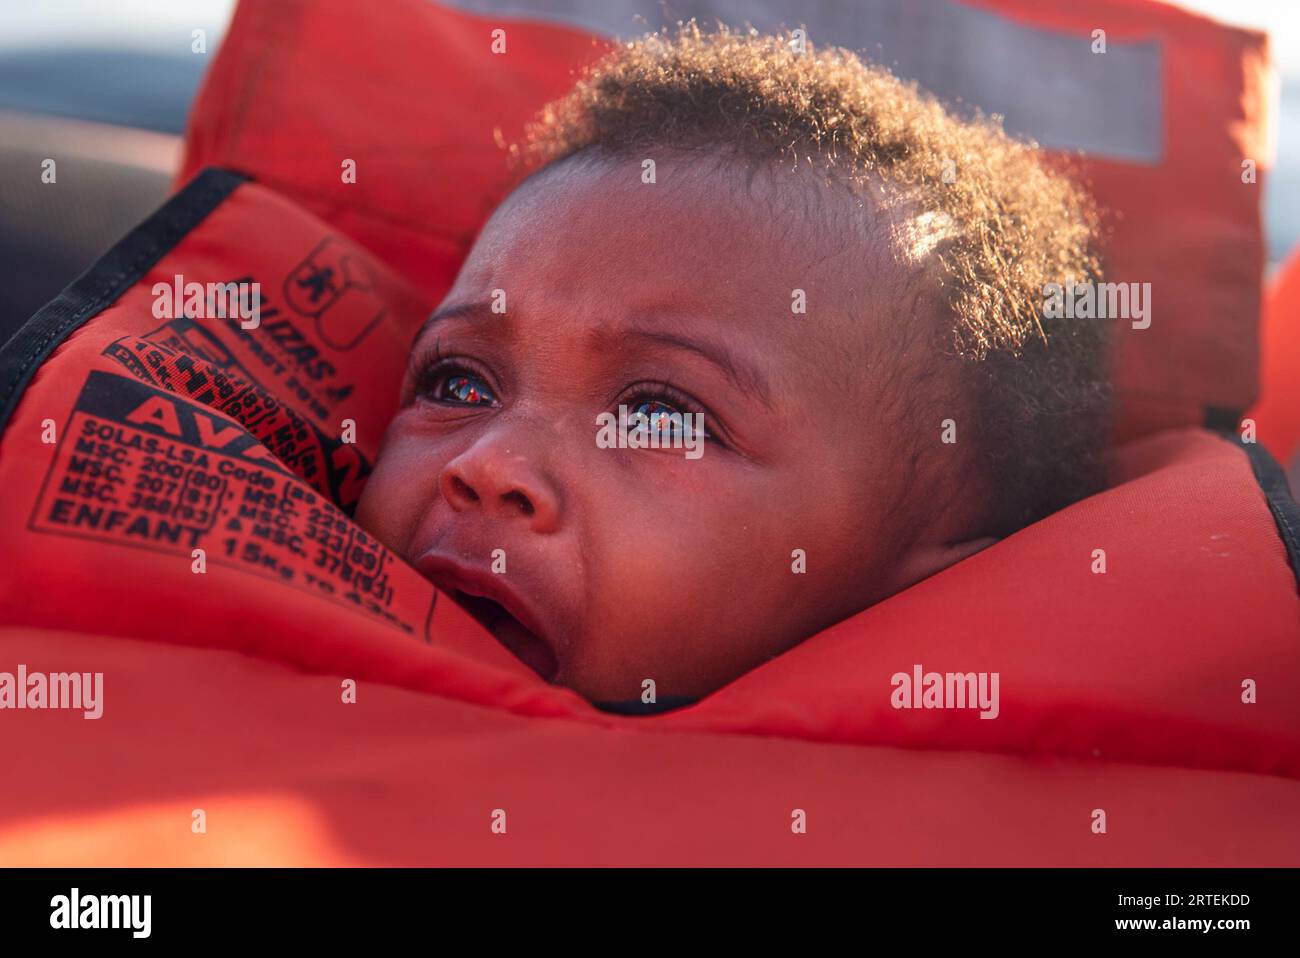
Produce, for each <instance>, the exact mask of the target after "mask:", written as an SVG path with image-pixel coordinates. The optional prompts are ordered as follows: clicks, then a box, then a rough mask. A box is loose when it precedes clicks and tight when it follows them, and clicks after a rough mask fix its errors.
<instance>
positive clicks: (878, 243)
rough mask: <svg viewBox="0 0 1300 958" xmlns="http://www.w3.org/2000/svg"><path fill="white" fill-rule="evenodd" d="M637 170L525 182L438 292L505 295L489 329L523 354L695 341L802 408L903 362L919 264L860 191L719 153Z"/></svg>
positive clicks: (632, 163)
mask: <svg viewBox="0 0 1300 958" xmlns="http://www.w3.org/2000/svg"><path fill="white" fill-rule="evenodd" d="M645 169H649V168H648V167H645V166H644V164H643V162H642V161H641V160H639V159H638V158H637V157H635V156H632V157H601V158H598V159H591V158H587V159H581V160H573V161H568V162H563V163H560V164H557V165H556V167H555V168H554V169H548V170H546V171H544V172H543V173H542V174H540V175H538V176H535V177H533V178H532V179H530V180H529V181H528V182H527V183H526V184H524V186H523V187H522V188H521V189H519V190H517V191H516V192H515V194H513V195H512V196H511V197H510V198H509V199H508V200H507V201H506V203H504V204H503V205H502V207H501V208H500V209H499V210H498V212H497V213H496V214H495V215H494V216H493V218H492V221H491V222H490V223H489V224H488V226H487V227H486V228H485V229H484V231H483V233H482V235H481V236H480V238H479V241H478V243H477V244H476V246H475V248H474V250H473V252H472V253H471V255H470V258H469V260H468V261H467V263H466V267H465V270H464V271H463V272H462V275H461V277H460V279H459V280H458V282H457V288H456V290H455V291H454V292H453V296H452V297H449V299H452V298H460V299H475V298H477V299H480V300H486V299H488V298H489V297H490V296H491V295H492V293H493V291H494V290H500V291H502V292H504V294H505V295H506V299H507V302H508V303H509V310H510V312H511V313H512V314H514V317H513V318H516V319H518V322H500V321H499V324H500V326H501V330H502V334H503V335H509V336H511V337H513V338H515V339H516V340H518V341H519V342H520V343H522V344H528V345H529V348H550V346H555V344H557V343H559V342H560V341H561V340H568V338H570V337H571V341H572V342H573V343H575V344H576V343H579V342H585V341H586V339H587V338H589V339H591V340H592V341H601V342H604V343H605V347H604V348H607V349H609V347H610V346H611V345H613V344H616V343H617V340H618V337H619V336H620V335H622V334H624V333H626V332H628V331H630V330H633V329H635V331H636V332H637V333H638V334H642V333H645V332H646V331H647V330H651V331H653V330H656V329H657V330H658V331H659V332H660V333H661V334H662V337H663V338H671V337H692V336H693V337H695V338H696V339H700V338H703V339H707V340H709V341H710V342H712V343H714V344H716V345H718V346H719V347H720V348H721V349H722V350H727V351H730V352H732V353H734V354H735V355H736V356H737V357H741V358H744V357H748V359H749V361H750V362H751V363H752V364H753V365H756V366H758V367H761V368H762V371H763V373H764V378H765V379H767V380H768V381H769V382H770V383H771V384H772V389H773V391H774V392H776V393H777V394H778V395H784V396H786V397H788V398H790V399H799V398H800V397H803V398H804V399H806V400H807V401H808V402H813V401H815V402H826V401H835V400H836V393H837V392H838V395H839V397H840V399H841V400H847V399H852V398H853V397H854V396H857V397H858V398H861V396H862V394H863V393H862V391H863V390H864V389H870V388H872V387H873V386H874V383H875V381H876V380H877V379H880V378H885V377H888V376H889V374H890V373H891V370H893V369H894V368H895V367H897V366H898V365H899V364H901V363H902V362H903V361H904V358H905V357H904V356H903V353H902V350H901V348H900V347H898V346H897V345H896V344H897V343H898V342H899V333H900V331H903V332H905V330H900V323H912V324H913V325H916V324H918V323H920V322H923V321H924V318H923V314H924V312H925V311H924V310H923V309H922V308H921V307H920V306H919V305H918V303H919V302H920V300H921V297H920V295H919V290H920V287H919V286H918V283H917V281H916V278H917V276H919V275H920V270H919V268H918V267H916V266H915V265H909V264H908V263H906V262H905V261H904V260H903V259H902V258H900V257H899V256H898V255H897V253H896V252H895V251H894V250H893V249H892V247H891V244H890V243H889V241H888V239H887V237H888V235H889V230H890V228H891V227H890V226H889V225H888V224H887V223H886V222H885V221H883V220H881V219H879V218H875V219H873V218H872V212H871V210H870V209H869V207H868V205H867V204H865V203H863V202H862V200H861V198H860V197H858V196H856V195H855V194H854V193H853V192H851V191H850V190H847V189H845V188H843V187H840V186H837V185H835V184H829V185H823V184H819V183H817V182H816V181H814V180H812V179H811V178H809V177H806V176H803V177H801V176H800V175H799V174H798V173H797V172H792V171H789V170H785V171H782V170H779V169H776V170H764V169H758V170H753V169H748V168H746V167H744V166H743V165H739V164H728V163H724V162H719V160H718V158H717V157H704V158H698V157H694V156H682V155H675V154H671V153H665V154H663V155H661V156H659V157H658V160H657V162H656V163H655V164H654V167H653V170H654V176H653V177H646V176H644V175H643V172H644V170H645ZM925 325H927V326H928V325H930V324H929V323H925ZM912 332H913V333H915V330H912ZM584 337H585V338H584ZM910 338H912V339H915V336H912V337H910ZM548 344H549V345H548ZM555 348H559V347H558V346H555ZM606 355H607V356H609V357H610V358H612V357H614V356H615V355H622V353H621V352H618V351H616V350H613V349H609V351H608V352H607V353H606ZM575 374H576V371H575Z"/></svg>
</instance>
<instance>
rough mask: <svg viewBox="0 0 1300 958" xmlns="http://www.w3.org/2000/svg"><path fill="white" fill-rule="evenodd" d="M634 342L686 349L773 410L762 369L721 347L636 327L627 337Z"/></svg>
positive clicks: (720, 345) (661, 331)
mask: <svg viewBox="0 0 1300 958" xmlns="http://www.w3.org/2000/svg"><path fill="white" fill-rule="evenodd" d="M624 335H626V336H628V337H629V338H631V339H647V340H650V341H652V342H656V343H659V344H661V345H664V346H671V347H673V348H675V349H684V350H686V351H688V352H692V353H695V354H696V355H697V356H700V357H702V358H703V359H706V360H708V361H709V362H710V363H712V364H713V365H714V366H717V367H718V369H720V370H722V372H723V374H724V375H726V377H727V378H728V379H729V380H731V382H732V384H733V385H735V387H736V388H737V389H739V390H740V391H741V392H743V393H745V394H747V395H749V396H753V397H754V398H756V399H758V401H759V402H761V403H762V404H763V405H764V406H766V407H767V408H768V409H772V408H773V407H772V390H771V387H769V386H768V383H767V379H766V377H764V375H763V374H762V373H761V372H759V370H758V367H757V366H754V365H751V364H750V363H747V362H745V361H744V360H742V359H741V358H740V357H739V356H737V355H736V354H735V353H733V352H732V351H731V350H729V349H727V348H726V347H725V346H723V345H722V344H721V343H714V342H710V341H707V340H697V339H692V338H691V337H689V336H683V335H680V334H678V333H669V332H665V331H664V330H662V329H653V328H644V327H635V326H634V327H632V328H631V329H628V330H627V331H626V332H625V334H624Z"/></svg>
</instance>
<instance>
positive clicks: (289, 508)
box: [29, 370, 433, 638]
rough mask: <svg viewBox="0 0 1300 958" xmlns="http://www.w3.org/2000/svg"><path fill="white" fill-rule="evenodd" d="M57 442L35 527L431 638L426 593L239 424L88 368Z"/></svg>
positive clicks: (380, 547)
mask: <svg viewBox="0 0 1300 958" xmlns="http://www.w3.org/2000/svg"><path fill="white" fill-rule="evenodd" d="M60 437H61V438H60V441H59V443H58V447H57V449H56V452H55V455H54V457H53V459H52V461H51V464H50V469H49V471H48V473H47V474H46V477H45V481H44V483H43V484H42V487H41V492H40V495H39V497H38V499H37V502H36V507H35V509H34V510H33V512H32V514H31V518H30V521H29V528H30V529H31V530H32V531H34V532H46V533H55V534H58V535H67V536H75V537H79V538H83V539H92V540H97V541H100V542H112V543H116V544H119V545H131V546H136V547H143V548H147V549H152V550H155V551H158V552H165V553H171V554H176V555H177V556H178V557H179V558H180V561H183V562H186V563H187V564H188V563H189V559H190V557H191V555H192V554H193V553H194V550H198V549H201V550H203V555H204V558H205V561H206V562H210V563H215V564H218V565H227V566H230V567H233V568H236V569H239V570H241V571H243V572H247V573H251V574H253V575H257V576H260V577H262V578H267V579H272V580H275V581H277V582H280V583H282V584H284V585H287V586H291V587H293V588H296V589H298V590H300V591H303V592H306V593H309V594H311V595H313V596H317V597H319V598H324V599H328V600H330V601H332V602H335V603H338V604H340V605H344V606H347V607H349V608H352V609H354V610H357V611H360V612H362V613H363V614H366V615H368V616H371V617H373V618H376V619H379V620H380V621H383V622H385V623H387V624H389V625H391V626H393V627H395V628H397V629H400V630H401V631H403V632H405V633H407V634H411V635H416V636H419V637H421V638H426V636H425V630H426V626H427V622H428V619H429V615H430V611H431V603H432V601H433V590H432V588H431V587H428V586H427V584H426V583H424V582H423V580H421V579H419V577H418V576H416V575H415V574H414V573H413V572H409V570H406V569H405V567H404V566H402V565H401V563H400V561H399V560H398V558H397V557H396V556H395V555H394V554H393V553H392V552H390V551H389V550H388V549H387V548H386V547H385V546H384V545H383V544H382V543H380V542H379V541H378V540H377V539H375V538H374V537H373V536H371V535H369V534H368V533H366V532H365V531H364V530H363V529H361V528H360V527H358V526H356V525H355V524H353V523H352V522H351V521H349V520H348V518H347V516H346V515H345V514H344V512H343V511H342V510H341V509H339V508H338V507H337V506H335V505H334V504H333V503H332V502H330V501H329V499H328V498H327V497H326V496H324V495H322V494H321V493H319V492H318V491H317V490H315V489H312V488H310V487H309V486H308V485H307V484H305V483H304V482H303V481H302V479H301V478H299V477H298V476H295V475H294V473H293V472H292V471H291V470H290V469H288V468H287V467H286V466H285V465H284V464H283V463H282V462H281V461H280V460H279V459H277V457H276V456H274V455H272V454H271V453H270V452H269V451H268V450H267V449H266V448H265V447H264V446H263V445H262V444H261V443H259V442H258V441H257V439H256V437H254V436H253V435H251V434H250V433H249V432H248V430H246V429H244V428H242V427H241V426H240V425H239V424H237V423H233V422H231V421H230V420H229V419H226V418H224V417H222V416H220V415H217V414H215V413H214V412H212V411H211V410H209V409H206V408H204V407H203V406H199V405H196V404H195V403H193V402H190V401H189V400H187V399H185V398H183V397H181V396H178V395H175V394H172V393H169V392H166V391H164V390H160V389H156V388H153V387H151V386H148V385H146V384H145V383H142V382H138V381H137V380H135V379H132V378H129V377H126V376H120V375H116V374H112V373H107V372H103V371H100V370H94V371H92V372H90V373H89V375H88V376H87V377H86V380H85V383H84V384H83V386H82V389H81V392H80V393H79V395H78V397H77V401H76V404H75V405H74V407H73V410H72V414H71V416H70V418H69V420H68V422H67V423H66V425H65V426H64V427H63V429H62V431H61V432H60ZM394 566H397V567H398V568H399V569H401V570H403V571H399V572H397V573H396V574H394ZM404 573H406V574H404Z"/></svg>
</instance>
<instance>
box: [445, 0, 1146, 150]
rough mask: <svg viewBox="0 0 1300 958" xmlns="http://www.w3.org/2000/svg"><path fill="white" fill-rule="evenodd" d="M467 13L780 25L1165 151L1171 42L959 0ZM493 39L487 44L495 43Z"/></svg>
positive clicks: (1054, 119) (538, 7)
mask: <svg viewBox="0 0 1300 958" xmlns="http://www.w3.org/2000/svg"><path fill="white" fill-rule="evenodd" d="M437 2H440V3H442V4H443V5H444V6H449V7H454V8H457V9H460V10H463V11H465V12H467V13H476V14H480V15H488V16H501V17H512V18H518V19H522V20H535V21H543V22H549V23H557V24H562V25H565V26H571V27H577V28H579V29H582V30H585V31H587V32H589V33H595V34H602V35H605V36H613V37H621V38H626V37H631V36H636V35H638V34H641V33H645V32H647V31H649V30H655V29H658V28H659V27H661V26H663V25H665V24H667V23H671V22H673V21H675V20H678V19H683V20H685V19H690V18H692V17H694V18H697V19H698V20H699V21H700V22H701V23H702V24H712V23H715V22H717V21H722V22H723V23H726V24H729V25H731V26H745V25H750V26H753V27H754V28H755V29H757V30H759V31H760V32H767V33H770V32H772V31H775V30H778V29H780V28H782V27H783V26H784V27H791V28H794V27H803V28H804V29H805V30H807V31H808V37H809V39H810V40H811V41H812V42H813V44H814V45H816V44H821V45H823V46H841V47H848V48H849V49H851V50H855V51H857V52H858V53H860V54H862V55H864V56H865V57H867V58H869V59H871V60H874V61H875V62H877V63H881V64H883V65H885V66H887V67H889V68H890V69H891V70H893V71H894V72H895V73H896V74H897V75H899V76H901V77H904V78H906V79H909V80H915V81H916V82H917V83H919V84H920V85H921V86H922V87H923V88H924V89H926V90H929V91H930V92H931V93H933V94H935V95H936V96H937V97H939V98H940V99H941V100H943V101H944V102H945V103H947V104H949V105H950V106H953V107H955V108H956V109H957V111H958V112H962V110H961V105H962V104H970V105H972V106H976V107H979V108H980V109H981V110H983V111H984V112H985V113H996V114H998V115H1000V116H1002V117H1003V118H1004V121H1005V124H1006V128H1007V130H1008V131H1009V132H1011V133H1014V134H1017V135H1018V136H1022V137H1028V138H1029V139H1033V140H1036V141H1038V142H1039V143H1040V144H1042V145H1043V146H1046V147H1049V148H1051V149H1055V150H1083V151H1084V152H1086V153H1089V154H1092V155H1095V156H1103V157H1111V158H1114V159H1120V160H1127V161H1129V162H1136V163H1153V164H1155V163H1159V162H1161V160H1162V158H1163V155H1164V122H1163V120H1164V104H1163V91H1162V62H1161V61H1162V59H1163V58H1162V55H1161V52H1162V51H1161V46H1160V43H1159V41H1155V40H1150V41H1144V42H1140V43H1123V42H1116V41H1114V40H1110V39H1108V40H1107V43H1106V52H1105V53H1093V52H1092V40H1091V38H1090V37H1080V36H1075V35H1073V34H1067V33H1060V32H1057V31H1053V30H1043V29H1038V28H1035V27H1028V26H1023V25H1021V24H1018V23H1014V22H1012V21H1010V20H1006V19H1004V18H1002V17H1000V16H997V15H996V14H992V13H988V12H985V11H983V10H976V9H973V8H971V7H965V6H961V5H960V4H957V3H952V2H949V0H852V2H851V0H802V2H797V3H796V2H794V0H667V2H660V0H526V2H521V0H437ZM485 42H486V41H485Z"/></svg>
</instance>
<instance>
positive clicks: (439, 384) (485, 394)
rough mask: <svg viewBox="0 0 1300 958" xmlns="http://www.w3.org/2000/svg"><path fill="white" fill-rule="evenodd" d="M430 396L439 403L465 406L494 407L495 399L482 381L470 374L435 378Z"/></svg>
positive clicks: (453, 374) (451, 374)
mask: <svg viewBox="0 0 1300 958" xmlns="http://www.w3.org/2000/svg"><path fill="white" fill-rule="evenodd" d="M432 387H433V388H432V389H431V390H430V395H431V397H432V398H433V399H436V400H438V401H439V402H445V403H451V404H453V405H456V404H463V405H466V406H495V405H496V404H497V397H496V395H495V394H494V393H493V392H492V388H491V387H490V386H488V384H487V383H485V382H484V381H483V380H482V379H480V378H479V377H478V376H475V375H473V374H470V373H450V374H443V375H441V376H437V377H436V378H435V380H434V382H433V383H432Z"/></svg>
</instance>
